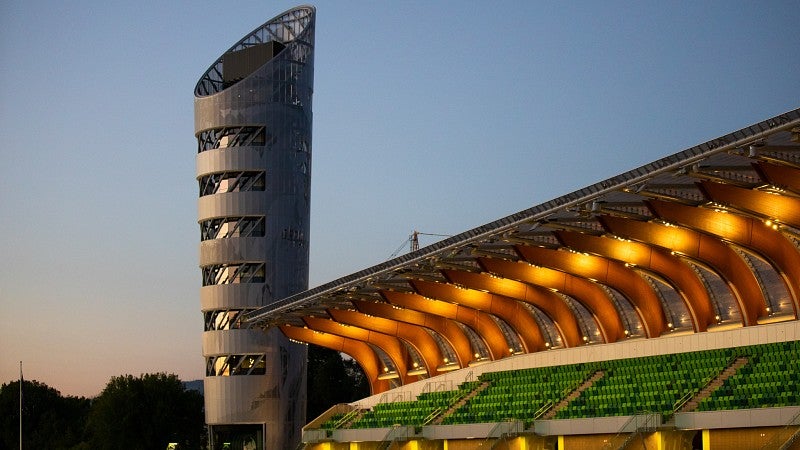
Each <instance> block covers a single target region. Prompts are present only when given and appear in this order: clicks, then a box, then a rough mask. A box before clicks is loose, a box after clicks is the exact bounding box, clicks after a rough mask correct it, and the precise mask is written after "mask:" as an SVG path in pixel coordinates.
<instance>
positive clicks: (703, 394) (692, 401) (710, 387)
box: [675, 356, 749, 413]
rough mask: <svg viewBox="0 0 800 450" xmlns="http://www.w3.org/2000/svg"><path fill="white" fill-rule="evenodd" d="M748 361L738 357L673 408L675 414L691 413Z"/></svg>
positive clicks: (743, 357) (745, 358)
mask: <svg viewBox="0 0 800 450" xmlns="http://www.w3.org/2000/svg"><path fill="white" fill-rule="evenodd" d="M748 361H749V360H748V358H747V357H745V356H740V357H738V358H736V359H734V360H733V362H732V363H731V365H729V366H728V367H726V368H725V370H724V371H722V373H720V374H719V375H718V376H717V377H716V378H714V379H713V380H711V381H710V382H709V383H708V384H707V385H705V386H704V387H703V388H702V389H700V391H699V392H697V394H695V395H694V396H693V397H691V398H689V399H688V401H686V402H685V403H683V404H682V405H681V404H678V406H677V408H675V412H679V413H685V412H692V411H694V410H695V409H697V406H698V405H700V402H702V401H703V400H705V399H706V398H707V397H709V396H710V395H711V394H713V393H714V391H716V390H717V389H719V387H720V386H722V385H723V384H724V383H725V380H727V379H728V378H730V377H731V376H733V375H734V374H735V373H736V371H737V370H739V369H741V368H742V367H743V366H744V365H745V364H747V362H748Z"/></svg>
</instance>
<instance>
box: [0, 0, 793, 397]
mask: <svg viewBox="0 0 800 450" xmlns="http://www.w3.org/2000/svg"><path fill="white" fill-rule="evenodd" d="M294 5H295V4H294V3H289V2H285V1H272V2H265V1H239V2H235V3H230V4H225V3H224V2H223V3H221V2H210V1H195V2H161V1H158V2H156V1H141V2H122V1H104V2H99V1H97V2H91V1H74V2H66V3H65V2H49V1H36V0H24V1H20V0H6V1H4V2H2V3H0V56H2V61H3V62H2V64H0V80H2V82H1V83H0V136H2V137H3V138H2V144H0V158H2V159H0V161H2V162H1V163H0V231H1V233H0V255H2V270H0V319H2V323H3V325H2V327H0V383H2V382H8V381H11V380H13V379H16V377H17V376H18V370H19V361H20V360H23V361H24V366H25V375H26V378H32V379H37V380H40V381H43V382H45V383H47V384H48V385H51V386H53V387H55V388H56V389H59V390H60V391H62V393H64V394H71V395H86V396H93V395H96V394H98V393H99V392H100V390H101V389H102V388H103V386H104V385H105V383H106V382H107V381H108V379H109V378H110V377H112V376H114V375H120V374H125V373H132V374H137V375H138V374H140V373H146V372H155V371H166V372H171V373H176V374H178V375H179V376H180V377H181V378H183V379H186V380H189V379H198V378H201V377H202V375H203V370H204V368H203V367H204V366H203V359H202V356H201V341H200V334H201V332H202V317H201V314H200V312H199V294H198V292H199V286H200V271H199V269H198V268H197V257H198V242H199V229H198V226H197V224H196V197H197V183H196V181H195V180H194V158H195V145H196V144H195V140H194V136H193V133H194V131H193V89H194V85H195V83H196V82H197V80H198V78H199V77H200V76H201V75H202V74H203V73H204V72H205V70H206V69H207V68H208V66H209V65H210V64H211V63H212V62H213V61H215V60H216V58H217V57H218V56H219V55H221V54H222V53H223V52H224V51H225V50H226V49H227V48H228V47H230V46H231V45H232V44H234V43H235V42H236V41H238V40H239V39H240V38H241V37H242V36H244V35H245V34H247V33H249V32H250V31H251V30H252V29H254V28H256V27H257V26H259V25H261V24H262V23H263V22H265V21H267V20H268V19H270V18H272V17H274V16H275V15H277V14H279V13H280V12H282V11H284V10H286V9H288V8H290V7H292V6H294ZM316 6H317V36H316V37H317V45H316V62H315V93H314V142H313V154H314V156H313V168H312V173H313V176H312V219H311V230H312V235H311V283H312V286H313V285H317V284H322V283H324V282H327V281H330V280H333V279H335V278H338V277H340V276H343V275H347V274H349V273H351V272H354V271H356V270H360V269H362V268H365V267H368V266H371V265H373V264H377V263H379V262H381V261H382V260H384V259H386V258H387V257H388V256H389V255H390V254H391V253H392V252H393V251H394V250H395V249H396V248H397V247H398V246H399V245H400V244H401V243H402V242H403V241H404V240H405V239H406V238H407V236H408V235H409V233H410V232H411V231H412V230H414V229H417V230H419V231H422V232H427V233H437V234H456V233H459V232H462V231H465V230H468V229H470V228H473V227H476V226H479V225H481V224H483V223H486V222H489V221H492V220H494V219H497V218H500V217H502V216H505V215H508V214H511V213H513V212H516V211H518V210H521V209H525V208H528V207H530V206H533V205H536V204H539V203H542V202H544V201H547V200H549V199H552V198H554V197H558V196H561V195H563V194H566V193H568V192H570V191H573V190H575V189H579V188H581V187H583V186H586V185H589V184H592V183H594V182H596V181H599V180H601V179H604V178H608V177H610V176H613V175H616V174H618V173H621V172H624V171H627V170H629V169H632V168H634V167H637V166H640V165H642V164H645V163H647V162H650V161H653V160H655V159H658V158H661V157H664V156H667V155H668V154H672V153H675V152H677V151H680V150H683V149H684V148H686V147H689V146H692V145H695V144H698V143H700V142H703V141H706V140H709V139H712V138H715V137H717V136H720V135H722V134H725V133H728V132H731V131H734V130H736V129H739V128H742V127H744V126H747V125H750V124H752V123H755V122H757V121H759V120H762V119H765V118H768V117H772V116H774V115H777V114H780V113H782V112H785V111H788V110H791V109H795V108H797V107H798V106H800V95H799V94H800V57H798V56H800V35H799V34H798V33H797V24H798V23H800V8H797V5H796V4H795V3H794V2H790V1H767V2H733V1H718V2H717V1H707V2H667V1H658V2H527V1H525V2H522V1H521V2H473V1H458V2H455V1H453V2H444V1H442V2H426V1H419V2H397V3H389V2H366V1H365V2H355V1H337V2H324V3H319V4H316ZM432 242H433V240H432V239H431V238H427V239H425V238H423V240H422V244H423V245H425V244H430V243H432Z"/></svg>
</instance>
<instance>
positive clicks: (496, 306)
mask: <svg viewBox="0 0 800 450" xmlns="http://www.w3.org/2000/svg"><path fill="white" fill-rule="evenodd" d="M411 284H412V285H413V286H414V288H415V289H416V290H417V292H419V293H420V294H421V295H424V296H426V297H430V298H435V299H437V300H444V301H446V302H452V303H458V304H461V305H464V306H469V307H470V308H474V309H477V310H480V311H483V312H487V313H490V314H494V315H495V316H497V317H499V318H500V319H502V320H504V321H505V322H506V323H507V324H508V325H509V326H510V327H511V328H512V329H513V330H514V332H516V333H517V335H519V337H520V339H521V341H522V344H523V345H524V346H525V348H524V350H526V351H527V352H533V351H539V350H544V349H545V348H546V346H545V345H544V342H545V341H544V338H543V337H542V331H541V329H540V328H539V324H538V323H537V322H536V319H534V318H533V316H532V315H531V313H530V311H528V310H527V309H526V308H525V307H524V306H523V305H522V304H520V303H519V302H517V301H515V300H512V299H510V298H507V297H503V296H501V295H494V294H491V293H488V292H482V291H477V290H474V289H459V288H457V287H455V286H453V285H452V284H445V283H434V282H430V281H422V280H416V281H413V282H412V283H411Z"/></svg>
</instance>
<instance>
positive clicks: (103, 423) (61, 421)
mask: <svg viewBox="0 0 800 450" xmlns="http://www.w3.org/2000/svg"><path fill="white" fill-rule="evenodd" d="M308 354H309V358H308V359H309V361H308V403H307V409H306V417H307V420H311V419H313V418H315V417H317V416H318V415H320V414H321V413H323V412H325V410H327V409H328V408H329V407H331V406H332V405H334V404H336V403H346V402H351V401H353V400H357V399H359V398H363V397H366V396H367V395H369V385H368V383H367V380H366V379H365V377H364V374H363V372H362V371H361V368H360V367H359V366H358V365H357V364H356V362H355V361H353V360H352V359H349V358H347V357H343V356H342V355H341V354H340V353H338V352H335V351H332V350H328V349H325V348H322V347H317V346H313V345H310V346H309V352H308ZM19 388H20V382H19V381H13V382H10V383H6V384H3V385H2V386H0V450H5V449H8V450H13V449H17V448H19ZM22 395H23V402H22V428H23V429H22V435H23V448H25V449H33V448H47V449H53V450H62V449H63V450H88V449H101V450H106V449H107V450H116V449H124V450H138V449H142V450H150V449H158V450H163V449H166V448H167V445H168V444H169V443H178V448H180V449H202V448H205V446H206V438H207V433H206V429H205V418H204V412H203V397H202V394H200V393H199V392H197V391H195V390H191V389H186V388H185V387H184V384H183V383H182V382H181V380H180V379H179V378H178V377H177V375H172V374H165V373H155V374H142V375H140V376H133V375H120V376H116V377H112V378H111V379H110V380H109V382H108V384H107V385H106V386H105V388H104V389H103V391H102V392H101V393H100V394H99V395H98V396H97V397H94V398H91V399H89V398H85V397H74V396H62V395H61V393H60V392H59V391H58V390H56V389H54V388H52V387H50V386H47V385H46V384H44V383H41V382H38V381H28V380H24V381H23V382H22Z"/></svg>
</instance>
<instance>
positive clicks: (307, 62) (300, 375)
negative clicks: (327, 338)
mask: <svg viewBox="0 0 800 450" xmlns="http://www.w3.org/2000/svg"><path fill="white" fill-rule="evenodd" d="M314 16H315V10H314V8H313V7H309V6H303V7H298V8H294V9H291V10H289V11H287V12H285V13H283V14H281V15H279V16H277V17H275V18H274V19H272V20H270V21H268V22H267V23H265V24H264V25H262V26H260V27H258V28H257V29H256V30H254V31H253V32H251V33H250V34H248V35H247V36H245V37H244V38H243V39H242V40H240V41H239V42H237V43H236V44H235V45H234V46H233V47H231V48H230V49H229V50H228V51H226V52H225V53H224V54H223V55H222V56H220V57H219V59H217V60H216V61H215V62H214V63H213V64H212V65H211V67H210V68H209V69H208V70H207V71H206V72H205V74H203V76H202V77H201V78H200V81H199V82H198V83H197V86H196V87H195V134H196V136H197V180H198V182H199V197H200V199H199V203H198V222H199V224H200V235H201V244H200V267H201V270H202V278H203V281H202V284H203V285H202V288H201V290H200V300H201V308H202V311H203V315H204V318H205V328H204V333H203V354H204V356H205V358H206V378H205V409H206V421H207V423H208V424H209V425H210V438H211V440H212V445H213V446H214V448H221V446H222V445H223V444H224V443H230V444H231V446H232V448H240V447H245V446H246V445H248V444H250V443H251V442H252V443H255V444H257V446H258V447H257V448H292V447H294V446H295V445H296V444H297V442H298V440H299V431H300V427H301V426H302V425H303V424H304V423H305V403H306V392H305V384H306V380H305V377H306V375H305V372H306V371H305V368H306V366H305V365H306V347H305V346H304V345H298V344H295V343H292V342H290V341H289V339H288V338H287V337H285V336H284V335H283V334H282V333H281V332H280V331H279V330H277V329H276V330H274V331H272V332H268V333H264V332H263V331H262V330H260V329H257V330H251V329H248V328H247V327H245V326H243V325H242V321H241V317H242V316H243V315H244V314H245V313H248V312H250V311H253V310H255V309H257V308H262V307H267V306H269V305H270V304H271V303H272V302H273V301H275V300H277V299H281V298H285V297H287V296H289V295H291V294H294V293H297V292H301V291H303V290H305V289H307V288H308V238H309V211H310V180H311V124H312V115H311V97H312V91H313V81H314V65H313V60H314Z"/></svg>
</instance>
